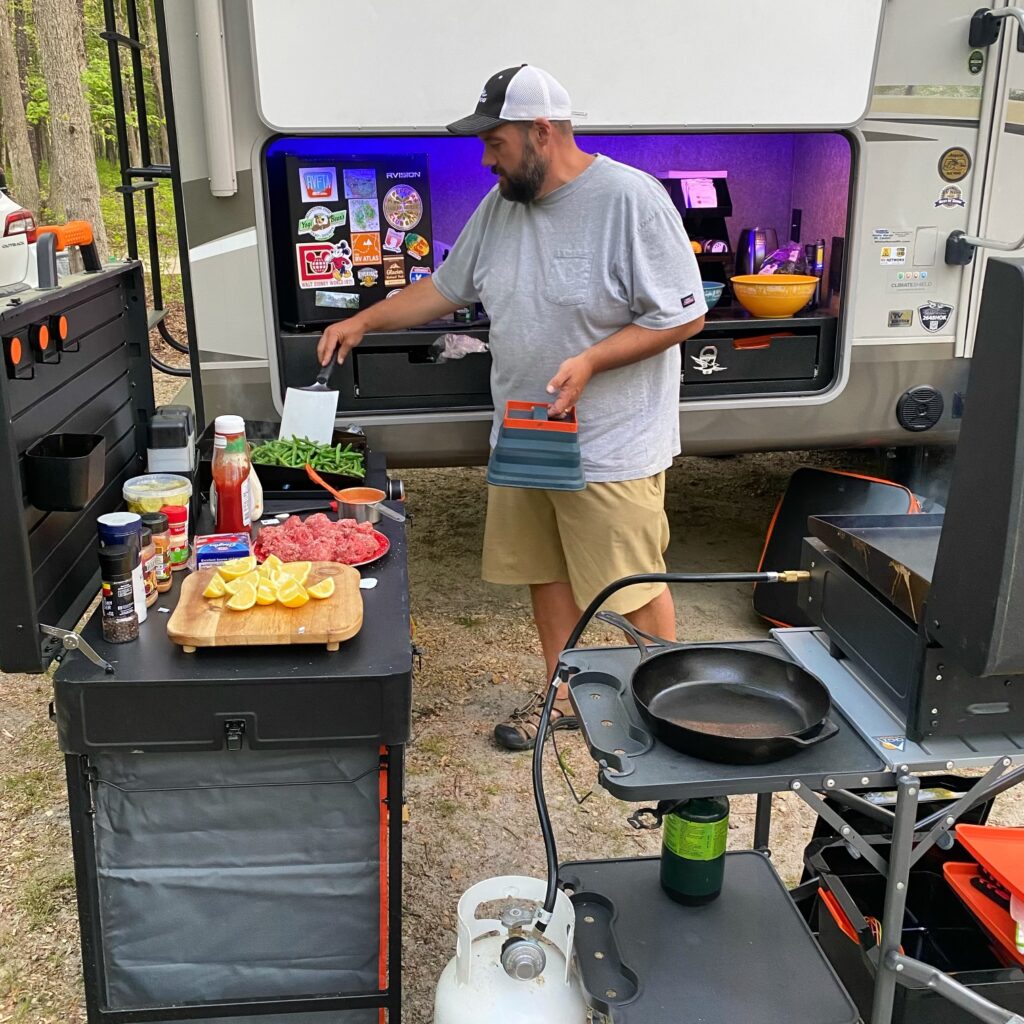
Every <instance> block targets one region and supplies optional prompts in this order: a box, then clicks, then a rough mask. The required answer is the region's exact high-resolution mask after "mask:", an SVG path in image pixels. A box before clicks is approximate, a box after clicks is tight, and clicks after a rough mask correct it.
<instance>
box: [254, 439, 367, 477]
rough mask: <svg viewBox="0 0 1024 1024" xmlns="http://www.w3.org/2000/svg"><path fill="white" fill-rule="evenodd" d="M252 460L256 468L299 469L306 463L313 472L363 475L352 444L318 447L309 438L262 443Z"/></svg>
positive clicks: (361, 461) (256, 447)
mask: <svg viewBox="0 0 1024 1024" xmlns="http://www.w3.org/2000/svg"><path fill="white" fill-rule="evenodd" d="M251 458H252V461H253V462H254V463H255V464H256V465H263V466H281V467H283V468H286V469H302V468H303V466H305V465H306V463H307V462H308V463H309V464H310V465H311V466H312V467H313V468H314V469H316V470H318V471H320V472H324V473H338V474H341V475H344V476H353V477H357V478H362V477H364V476H365V475H366V472H365V469H364V466H363V455H362V453H361V452H358V451H356V450H354V449H353V447H352V444H351V442H349V443H347V444H345V445H344V447H343V446H342V445H341V443H340V442H339V443H338V444H333V445H330V444H323V445H321V444H317V443H315V442H314V441H311V440H310V439H309V438H308V437H292V438H289V439H287V440H282V439H278V440H276V441H274V440H272V441H265V442H263V443H262V444H260V445H257V446H255V447H254V448H253V449H252V453H251Z"/></svg>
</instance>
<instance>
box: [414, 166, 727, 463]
mask: <svg viewBox="0 0 1024 1024" xmlns="http://www.w3.org/2000/svg"><path fill="white" fill-rule="evenodd" d="M434 285H435V286H436V288H437V290H438V291H439V292H440V293H441V294H442V295H443V296H444V297H445V298H446V299H448V300H449V301H450V302H458V303H460V304H468V303H471V302H482V303H483V305H484V308H485V309H486V310H487V312H488V314H489V315H490V317H491V329H490V347H491V356H492V359H493V368H492V371H491V395H492V397H493V399H494V410H495V415H494V427H493V429H492V431H491V444H492V445H494V443H495V442H496V441H497V436H498V426H499V424H500V422H501V417H502V414H503V412H504V410H505V403H506V401H509V400H515V401H523V402H550V401H552V396H551V395H548V394H547V393H546V391H545V387H546V385H547V383H548V381H549V380H550V379H551V378H552V377H553V376H554V375H555V372H556V370H557V369H558V367H559V366H560V365H561V363H562V361H563V360H565V359H568V358H569V357H570V356H574V355H578V354H579V353H580V352H582V351H583V350H584V349H586V348H588V347H589V346H591V345H595V344H597V343H598V342H600V341H604V339H605V338H607V337H609V336H610V335H612V334H614V333H615V332H616V331H618V330H620V329H621V328H623V327H626V326H627V325H629V324H637V325H639V326H640V327H648V328H652V329H654V330H664V329H667V328H670V327H678V326H680V325H682V324H685V323H688V322H689V321H690V320H694V319H696V318H697V317H699V316H702V315H703V314H704V313H705V312H707V306H706V305H705V302H704V291H703V288H702V287H701V278H700V271H699V270H698V268H697V261H696V259H695V258H694V254H693V250H692V249H691V247H690V242H689V239H688V238H687V237H686V232H685V230H684V229H683V223H682V220H681V218H680V216H679V213H678V212H677V210H676V208H675V207H674V206H673V205H672V202H671V200H670V199H669V196H668V193H667V192H666V191H665V188H664V187H663V186H662V185H661V184H660V183H659V182H658V181H657V180H655V179H654V178H652V177H650V175H647V174H645V173H644V172H643V171H638V170H636V169H635V168H633V167H628V166H626V165H625V164H620V163H618V162H616V161H615V160H611V159H609V158H608V157H604V156H598V157H596V158H595V160H594V161H593V162H592V163H591V164H590V165H589V166H588V167H587V168H586V170H584V171H583V173H582V174H580V175H579V176H578V177H576V178H574V179H573V180H572V181H570V182H567V183H566V184H565V185H562V186H561V187H560V188H557V189H555V191H554V192H551V193H549V194H548V195H546V196H544V198H543V199H540V200H537V201H535V202H533V203H530V204H528V205H523V204H522V203H513V202H509V201H508V200H506V199H503V198H502V197H501V194H500V192H499V191H498V189H497V186H495V188H494V189H492V191H491V192H489V193H488V194H487V196H485V197H484V199H483V201H482V202H481V203H480V205H479V206H478V207H477V209H476V211H475V212H474V213H473V216H472V217H471V218H470V219H469V223H467V224H466V227H465V228H464V229H463V231H462V234H461V235H460V236H459V239H458V241H457V242H456V243H455V245H454V246H453V247H452V250H451V252H450V253H449V254H448V258H447V259H446V260H445V262H444V263H443V264H442V265H441V266H440V267H439V268H438V270H437V273H436V274H434ZM679 374H680V353H679V346H678V345H673V346H672V347H671V348H670V349H668V350H667V351H666V352H662V353H660V354H659V355H656V356H652V357H651V358H649V359H645V360H643V361H642V362H638V363H632V364H630V365H629V366H623V367H620V368H619V369H617V370H608V371H607V372H605V373H599V374H595V375H594V376H593V377H592V378H591V380H590V383H589V384H588V385H587V387H586V389H585V390H584V392H583V397H582V398H581V399H580V402H579V405H578V407H577V410H576V412H577V416H578V418H579V424H580V428H579V429H580V446H581V448H582V452H583V467H584V471H585V473H586V478H587V480H589V481H594V482H598V481H609V480H634V479H638V478H641V477H646V476H651V475H653V474H654V473H659V472H661V470H663V469H666V468H668V466H670V465H671V464H672V459H673V457H674V456H675V455H678V454H679V450H680V448H679Z"/></svg>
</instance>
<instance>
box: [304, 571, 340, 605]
mask: <svg viewBox="0 0 1024 1024" xmlns="http://www.w3.org/2000/svg"><path fill="white" fill-rule="evenodd" d="M306 593H307V594H309V596H310V597H318V598H320V600H321V601H322V600H324V598H326V597H330V596H331V594H333V593H334V577H333V576H325V577H324V578H323V579H322V580H321V581H320V582H319V583H314V584H313V586H311V587H307V588H306Z"/></svg>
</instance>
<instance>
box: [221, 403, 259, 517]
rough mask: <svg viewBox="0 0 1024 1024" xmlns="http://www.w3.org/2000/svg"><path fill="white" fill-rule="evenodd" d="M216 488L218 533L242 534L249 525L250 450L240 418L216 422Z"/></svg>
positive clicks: (226, 418) (242, 421)
mask: <svg viewBox="0 0 1024 1024" xmlns="http://www.w3.org/2000/svg"><path fill="white" fill-rule="evenodd" d="M213 429H214V440H213V466H212V473H213V485H214V487H215V488H216V491H217V494H216V502H217V513H216V531H217V533H241V532H242V531H247V530H248V529H249V524H250V508H251V504H252V503H251V500H250V493H249V471H250V469H251V466H250V463H249V447H248V445H247V444H246V443H245V421H244V420H243V419H242V417H241V416H218V417H217V419H216V420H215V421H214V428H213Z"/></svg>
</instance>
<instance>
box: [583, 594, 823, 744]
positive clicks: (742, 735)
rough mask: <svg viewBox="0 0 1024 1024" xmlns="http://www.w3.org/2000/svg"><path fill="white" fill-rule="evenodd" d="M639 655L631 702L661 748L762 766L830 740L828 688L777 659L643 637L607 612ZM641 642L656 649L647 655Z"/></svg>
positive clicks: (601, 616) (603, 614)
mask: <svg viewBox="0 0 1024 1024" xmlns="http://www.w3.org/2000/svg"><path fill="white" fill-rule="evenodd" d="M597 618H599V619H602V620H604V621H605V622H608V623H610V624H611V625H613V626H618V628H619V629H621V630H622V631H623V632H624V633H626V634H627V635H628V636H629V637H630V639H631V640H632V641H633V642H634V643H635V644H636V645H637V647H638V648H639V650H640V664H639V665H637V667H636V668H635V669H634V671H633V679H632V687H633V697H634V700H635V701H636V705H637V710H638V711H639V712H640V717H641V718H643V720H644V722H645V723H646V724H647V727H648V728H649V729H650V730H651V732H652V733H653V734H654V736H656V737H657V738H658V739H659V740H661V741H662V743H664V744H666V745H667V746H669V747H671V748H672V749H673V750H678V751H679V752H680V753H682V754H689V755H691V756H692V757H699V758H702V759H704V760H705V761H717V762H718V763H720V764H763V763H765V762H767V761H776V760H779V759H780V758H783V757H788V756H790V755H791V754H795V753H796V752H797V751H798V750H803V749H804V748H806V747H810V746H812V745H813V744H815V743H821V742H822V741H823V740H827V739H829V738H830V737H832V736H834V735H835V734H836V733H837V732H838V731H839V727H838V726H837V725H836V724H835V723H834V722H832V721H829V720H828V713H829V711H830V710H831V708H832V701H831V699H830V697H829V694H828V690H826V689H825V687H824V685H823V684H822V683H821V682H820V680H818V679H816V678H815V677H814V676H812V675H811V674H810V673H809V672H807V671H805V670H804V669H802V668H800V666H799V665H794V664H793V663H792V662H790V661H785V660H784V659H782V658H775V657H772V656H771V655H770V654H763V653H759V652H756V651H745V650H740V649H738V648H735V647H700V646H693V647H684V646H682V645H680V644H672V643H669V642H668V641H667V640H660V639H659V638H658V637H653V636H650V635H649V634H647V633H644V632H643V631H641V630H638V629H637V628H636V627H635V626H633V624H632V623H630V622H629V621H628V620H627V619H625V618H623V617H622V616H621V615H617V614H615V613H614V612H599V613H598V615H597ZM644 640H650V641H652V643H653V644H654V645H656V646H657V648H659V649H657V650H655V652H654V653H651V650H650V649H648V647H647V645H646V644H645V643H644Z"/></svg>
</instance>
